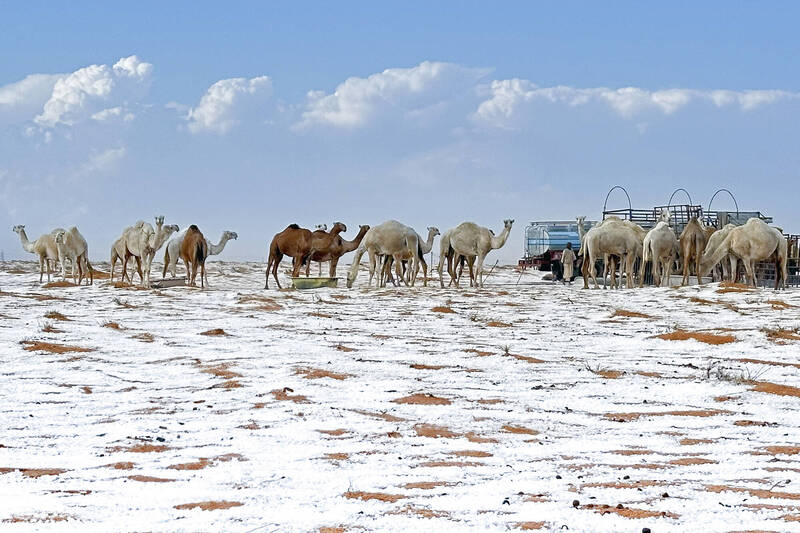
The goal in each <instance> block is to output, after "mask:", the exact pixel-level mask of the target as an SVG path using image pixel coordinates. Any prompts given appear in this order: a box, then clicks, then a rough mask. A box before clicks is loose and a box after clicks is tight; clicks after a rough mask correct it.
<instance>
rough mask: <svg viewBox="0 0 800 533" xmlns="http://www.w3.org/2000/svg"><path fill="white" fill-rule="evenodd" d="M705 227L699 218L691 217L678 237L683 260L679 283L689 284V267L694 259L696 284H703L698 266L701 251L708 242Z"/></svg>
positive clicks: (701, 254) (701, 255)
mask: <svg viewBox="0 0 800 533" xmlns="http://www.w3.org/2000/svg"><path fill="white" fill-rule="evenodd" d="M706 229H707V228H706V227H705V226H704V225H703V223H702V222H701V221H700V219H698V218H697V217H692V218H691V219H689V223H688V224H686V227H685V228H683V231H682V232H681V236H680V238H679V239H678V240H679V242H680V247H681V260H682V261H683V280H682V281H681V285H688V284H689V272H690V269H689V267H690V264H691V262H692V261H694V267H695V275H696V276H697V284H698V285H702V284H703V276H701V275H700V269H699V268H698V266H699V265H700V258H701V257H703V252H704V251H705V249H706V242H708V237H707V234H706Z"/></svg>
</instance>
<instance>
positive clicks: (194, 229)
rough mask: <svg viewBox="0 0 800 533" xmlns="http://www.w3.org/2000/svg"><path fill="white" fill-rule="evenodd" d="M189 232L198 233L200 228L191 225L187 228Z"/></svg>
mask: <svg viewBox="0 0 800 533" xmlns="http://www.w3.org/2000/svg"><path fill="white" fill-rule="evenodd" d="M189 231H191V232H195V231H200V228H198V227H197V226H196V225H195V224H192V225H191V226H189Z"/></svg>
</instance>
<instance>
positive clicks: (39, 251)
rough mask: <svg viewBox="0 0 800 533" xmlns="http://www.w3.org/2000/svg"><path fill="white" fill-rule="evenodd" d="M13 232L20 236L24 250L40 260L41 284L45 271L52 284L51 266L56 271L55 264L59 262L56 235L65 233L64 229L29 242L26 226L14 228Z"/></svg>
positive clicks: (48, 280) (57, 229)
mask: <svg viewBox="0 0 800 533" xmlns="http://www.w3.org/2000/svg"><path fill="white" fill-rule="evenodd" d="M12 231H14V233H16V234H17V235H19V240H20V243H21V244H22V248H23V249H24V250H25V251H26V252H30V253H32V254H36V256H37V257H38V258H39V283H41V282H42V278H43V276H44V272H45V270H47V282H48V283H50V274H51V266H52V269H55V264H56V262H57V261H58V247H57V246H56V239H55V235H56V234H57V233H58V232H60V231H65V230H64V228H56V229H54V230H53V231H52V232H50V233H45V234H44V235H41V236H40V237H39V238H38V239H36V240H35V241H29V240H28V235H27V234H26V233H25V226H22V225H18V226H14V227H13V228H12Z"/></svg>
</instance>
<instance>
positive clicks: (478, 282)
mask: <svg viewBox="0 0 800 533" xmlns="http://www.w3.org/2000/svg"><path fill="white" fill-rule="evenodd" d="M485 258H486V256H485V255H479V256H478V265H477V266H476V267H475V286H476V287H478V288H483V260H484V259H485Z"/></svg>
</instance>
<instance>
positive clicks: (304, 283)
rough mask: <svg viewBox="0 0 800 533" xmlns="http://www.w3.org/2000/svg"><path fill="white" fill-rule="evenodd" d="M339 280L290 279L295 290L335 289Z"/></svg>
mask: <svg viewBox="0 0 800 533" xmlns="http://www.w3.org/2000/svg"><path fill="white" fill-rule="evenodd" d="M338 283H339V278H292V286H293V287H294V288H295V289H319V288H321V287H336V286H337V285H338Z"/></svg>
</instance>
